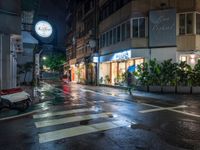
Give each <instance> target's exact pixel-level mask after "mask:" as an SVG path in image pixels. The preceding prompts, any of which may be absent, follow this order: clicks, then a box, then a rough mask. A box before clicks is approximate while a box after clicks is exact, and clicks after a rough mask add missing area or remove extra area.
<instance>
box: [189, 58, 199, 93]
mask: <svg viewBox="0 0 200 150" xmlns="http://www.w3.org/2000/svg"><path fill="white" fill-rule="evenodd" d="M191 80H192V93H193V94H200V60H198V62H197V64H196V65H195V66H194V69H193V72H192V76H191Z"/></svg>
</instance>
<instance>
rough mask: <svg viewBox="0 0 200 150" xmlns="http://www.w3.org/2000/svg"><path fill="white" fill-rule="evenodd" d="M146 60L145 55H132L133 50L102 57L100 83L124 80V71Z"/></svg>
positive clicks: (114, 82)
mask: <svg viewBox="0 0 200 150" xmlns="http://www.w3.org/2000/svg"><path fill="white" fill-rule="evenodd" d="M143 62H144V58H143V57H132V51H131V50H127V51H123V52H119V53H115V54H110V55H106V56H101V57H100V64H99V80H100V84H112V85H116V84H117V83H118V82H120V81H122V80H123V75H124V73H125V72H126V71H127V70H128V68H129V67H131V66H135V67H136V69H137V66H138V65H139V64H141V63H143Z"/></svg>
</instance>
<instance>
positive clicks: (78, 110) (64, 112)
mask: <svg viewBox="0 0 200 150" xmlns="http://www.w3.org/2000/svg"><path fill="white" fill-rule="evenodd" d="M89 111H94V108H84V109H73V110H67V111H59V112H48V113H44V114H36V115H33V118H34V119H37V118H46V117H53V116H59V115H68V114H73V113H80V112H89Z"/></svg>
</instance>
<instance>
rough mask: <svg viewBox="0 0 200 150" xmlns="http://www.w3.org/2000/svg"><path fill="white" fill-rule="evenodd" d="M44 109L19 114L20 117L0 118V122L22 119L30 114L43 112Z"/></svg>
mask: <svg viewBox="0 0 200 150" xmlns="http://www.w3.org/2000/svg"><path fill="white" fill-rule="evenodd" d="M43 110H44V109H38V110H33V111H30V112H27V113H24V114H20V115H14V116H10V117H5V118H1V119H0V121H6V120H10V119H15V118H19V117H24V116H27V115H30V114H34V113H37V112H40V111H43Z"/></svg>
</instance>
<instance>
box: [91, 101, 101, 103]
mask: <svg viewBox="0 0 200 150" xmlns="http://www.w3.org/2000/svg"><path fill="white" fill-rule="evenodd" d="M91 102H94V103H104V101H91Z"/></svg>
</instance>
